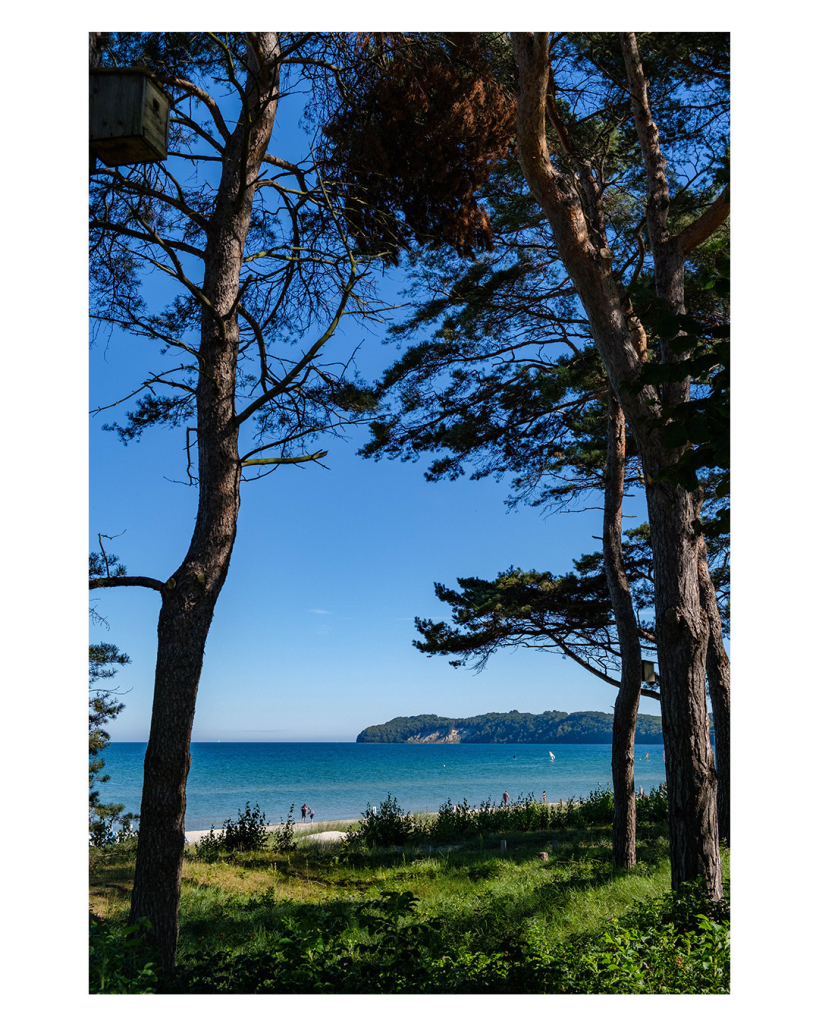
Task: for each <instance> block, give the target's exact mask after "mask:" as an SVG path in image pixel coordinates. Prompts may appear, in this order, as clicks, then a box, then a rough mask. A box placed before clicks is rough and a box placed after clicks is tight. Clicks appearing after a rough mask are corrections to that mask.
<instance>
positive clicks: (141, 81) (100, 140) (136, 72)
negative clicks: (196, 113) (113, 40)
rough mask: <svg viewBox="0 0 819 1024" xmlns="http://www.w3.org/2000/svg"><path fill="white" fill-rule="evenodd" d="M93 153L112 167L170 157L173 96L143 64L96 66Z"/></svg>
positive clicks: (92, 104)
mask: <svg viewBox="0 0 819 1024" xmlns="http://www.w3.org/2000/svg"><path fill="white" fill-rule="evenodd" d="M89 101H90V102H89V147H90V150H91V155H92V156H95V157H98V158H99V159H100V160H101V161H102V162H103V163H104V164H106V165H107V166H108V167H117V166H119V165H120V164H146V163H157V162H159V161H161V160H165V159H167V156H168V112H169V109H170V101H169V99H168V97H167V95H166V94H165V93H164V92H163V91H162V89H160V88H159V86H158V85H157V84H156V83H155V82H154V81H153V80H152V79H151V78H150V75H149V73H148V72H147V71H145V70H143V69H142V68H92V70H91V75H90V96H89Z"/></svg>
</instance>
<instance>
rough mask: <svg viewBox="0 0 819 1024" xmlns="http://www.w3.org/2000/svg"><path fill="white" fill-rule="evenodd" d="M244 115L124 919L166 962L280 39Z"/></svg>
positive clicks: (255, 60)
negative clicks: (191, 501) (195, 495)
mask: <svg viewBox="0 0 819 1024" xmlns="http://www.w3.org/2000/svg"><path fill="white" fill-rule="evenodd" d="M248 38H249V42H248V54H249V64H250V72H249V74H248V81H247V85H246V95H245V102H244V108H243V112H242V116H241V117H240V119H239V122H238V124H237V126H236V129H235V130H234V132H233V134H232V135H231V137H230V139H229V141H228V143H227V144H226V146H225V149H224V153H223V158H222V174H221V180H220V184H219V189H218V192H217V196H216V200H215V203H214V208H213V212H212V215H211V217H210V219H209V223H208V229H207V245H206V250H205V271H204V277H203V284H202V289H201V304H202V321H201V337H200V346H199V353H198V354H199V365H200V372H199V379H198V384H197V391H196V404H197V450H198V476H199V503H198V509H197V517H196V525H195V527H194V531H193V537H192V539H191V543H190V547H189V549H188V552H187V554H186V556H185V558H184V560H183V562H182V564H181V565H180V566H179V568H178V569H177V570H176V572H175V573H174V575H173V577H172V579H170V580H168V581H167V582H166V584H165V586H164V588H163V596H162V609H161V612H160V616H159V625H158V648H157V665H156V676H155V683H154V703H153V712H152V717H151V732H150V738H149V742H148V749H147V751H146V754H145V775H144V784H143V792H142V807H141V812H140V813H141V817H140V827H139V844H138V852H137V862H136V873H135V877H134V889H133V896H132V902H131V914H130V920H131V922H132V923H136V922H137V921H138V920H140V919H141V918H148V920H149V921H150V923H151V930H150V932H149V934H148V940H149V941H150V942H151V944H152V945H153V946H154V948H155V949H156V950H157V952H158V953H159V955H160V958H161V961H162V963H163V964H165V965H167V966H170V965H172V964H173V962H174V959H175V956H176V946H177V941H178V910H179V896H180V890H181V878H182V854H183V849H184V841H185V837H184V829H185V804H186V797H185V787H186V783H187V777H188V771H189V768H190V738H191V730H192V728H193V718H194V711H195V707H196V693H197V690H198V687H199V677H200V674H201V670H202V662H203V658H204V651H205V642H206V640H207V636H208V631H209V629H210V624H211V620H212V618H213V612H214V609H215V606H216V601H217V598H218V596H219V592H220V591H221V589H222V586H223V585H224V582H225V579H226V577H227V572H228V566H229V563H230V556H231V552H232V550H233V544H234V541H235V538H236V524H237V518H238V513H239V483H240V478H241V465H240V457H239V444H238V442H239V424H238V421H237V419H236V415H235V407H234V395H235V383H236V367H237V356H238V343H239V327H238V321H237V311H236V307H237V299H238V295H239V278H240V271H241V267H242V256H243V253H244V245H245V240H246V238H247V232H248V228H249V226H250V217H251V211H252V207H253V196H254V191H255V180H256V176H257V174H258V171H259V168H260V166H261V162H262V157H263V155H264V153H265V151H266V149H267V146H268V143H269V141H270V135H271V132H272V128H273V122H274V119H275V115H276V106H277V102H278V54H279V48H278V40H277V36H276V34H275V33H254V34H249V37H248Z"/></svg>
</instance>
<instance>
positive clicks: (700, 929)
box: [540, 879, 730, 995]
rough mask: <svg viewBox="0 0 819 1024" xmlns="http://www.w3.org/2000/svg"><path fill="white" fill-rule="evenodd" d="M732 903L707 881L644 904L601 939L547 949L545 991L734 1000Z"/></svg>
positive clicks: (544, 955) (686, 885)
mask: <svg viewBox="0 0 819 1024" xmlns="http://www.w3.org/2000/svg"><path fill="white" fill-rule="evenodd" d="M729 916H730V912H729V905H728V900H727V898H726V899H723V900H720V901H718V902H713V901H711V900H709V899H707V897H706V896H705V894H704V890H703V885H702V880H701V879H696V880H694V881H692V882H688V883H684V884H683V885H682V886H681V887H680V890H679V891H678V892H669V893H666V894H665V895H664V896H662V897H659V898H655V899H651V900H645V901H642V902H641V903H639V904H638V905H637V906H636V907H635V908H634V909H633V910H632V911H630V912H629V913H628V914H626V915H624V916H623V918H622V919H620V920H617V919H616V918H614V919H612V922H611V926H610V927H609V928H608V929H607V930H606V931H605V932H604V933H603V935H601V936H595V937H593V938H590V939H588V938H587V939H575V940H573V941H571V942H568V943H564V944H562V945H560V946H556V947H554V948H552V949H546V950H542V951H541V954H540V958H541V961H542V965H543V977H544V982H545V985H546V991H549V992H562V993H573V994H622V993H653V994H672V993H677V994H695V993H696V994H712V995H720V994H727V993H728V991H729V984H730V925H729Z"/></svg>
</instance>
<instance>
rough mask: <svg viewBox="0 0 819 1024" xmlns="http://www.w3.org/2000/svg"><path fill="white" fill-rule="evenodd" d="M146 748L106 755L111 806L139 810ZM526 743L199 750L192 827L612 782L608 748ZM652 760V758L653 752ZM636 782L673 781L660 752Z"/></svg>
mask: <svg viewBox="0 0 819 1024" xmlns="http://www.w3.org/2000/svg"><path fill="white" fill-rule="evenodd" d="M145 747H146V744H144V743H112V744H111V745H110V746H109V747H108V748H106V750H105V752H104V755H103V756H104V759H105V770H106V772H107V773H108V774H110V776H111V781H110V782H107V783H105V784H104V785H103V786H102V787H101V790H100V797H101V798H102V799H103V800H104V801H105V803H121V804H125V810H126V811H133V812H134V813H137V814H138V813H139V805H140V800H141V793H142V760H143V757H144V756H145ZM549 749H550V748H549V747H546V746H541V745H539V744H532V743H525V744H512V743H481V744H478V743H475V744H473V743H469V744H453V745H449V744H435V745H426V744H406V743H193V744H191V771H190V775H189V776H188V810H187V818H186V820H185V828H186V829H187V830H189V831H190V830H191V829H206V828H210V827H211V825H221V824H222V822H223V821H224V820H225V819H226V818H228V817H231V818H235V817H236V815H237V812H238V811H240V810H243V809H244V807H245V804H246V803H247V802H248V801H250V805H251V807H253V806H254V805H255V804H256V803H258V804H259V806H260V807H261V809H262V810H263V811H264V812H265V814H266V816H267V820H268V821H270V822H277V821H279V819H280V818H286V817H287V813H288V811H289V810H290V805H291V804H294V805H295V807H296V817H297V818H300V817H301V816H300V814H298V808H300V807H301V805H302V803H307V804H309V805H310V806H311V807H312V808H313V811H314V812H315V817H316V821H327V820H332V819H337V818H358V817H359V816H360V815H361V813H362V812H363V811H364V809H365V808H366V806H367V804H368V803H370V804H372V805H373V806H377V805H378V804H379V803H380V802H381V801H382V800H383V799H384V798H385V797H386V796H387V793H391V794H392V796H394V797H395V798H396V799H397V801H398V803H399V805H400V806H401V807H402V809H403V810H405V811H416V810H430V811H437V810H438V808H439V807H440V806H441V804H442V803H445V802H446V800H447V798H449V799H451V800H452V802H453V803H457V802H458V801H461V800H463V799H464V798H466V800H467V801H468V802H469V803H470V805H472V806H475V805H477V804H479V803H480V802H481V801H482V800H486V799H490V800H494V801H495V803H498V804H499V803H500V801H501V795H502V793H503V791H504V790H505V789H506V790H508V791H509V794H510V796H511V797H512V798H513V799H515V798H517V797H518V796H520V795H524V796H525V795H526V794H528V793H534V794H535V795H536V797H537V798H538V799H540V796H541V794H542V792H543V790H545V791H546V799H547V800H548V801H554V800H561V799H563V800H568V798H569V797H572V796H573V797H582V796H587V795H588V793H589V791H590V790H592V789H596V788H597V784H598V783H601V784H602V785H603V786H606V785H607V784H608V785H610V783H611V747H609V746H606V745H605V744H597V743H585V744H579V743H578V744H565V745H560V744H557V745H553V746H552V747H551V750H552V751H553V753H554V755H555V760H554V761H552V760H551V759H550V758H549ZM646 754H648V755H649V758H648V760H646V759H645V755H646ZM635 755H636V758H635V759H636V763H635V769H634V775H635V784H636V785H637V786H642V787H643V789H644V790H645V791H646V792H649V791H650V790H651V789H653V788H655V787H656V786H658V785H659V784H660V783H661V782H664V781H665V766H664V764H663V748H662V746H661V745H659V746H658V745H653V744H639V743H638V744H636V746H635Z"/></svg>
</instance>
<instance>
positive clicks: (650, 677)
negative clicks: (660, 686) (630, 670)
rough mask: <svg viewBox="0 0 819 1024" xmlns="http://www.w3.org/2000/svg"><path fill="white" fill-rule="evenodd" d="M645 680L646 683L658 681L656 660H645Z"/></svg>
mask: <svg viewBox="0 0 819 1024" xmlns="http://www.w3.org/2000/svg"><path fill="white" fill-rule="evenodd" d="M643 682H644V683H656V682H657V677H656V676H655V675H654V662H653V661H643Z"/></svg>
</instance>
